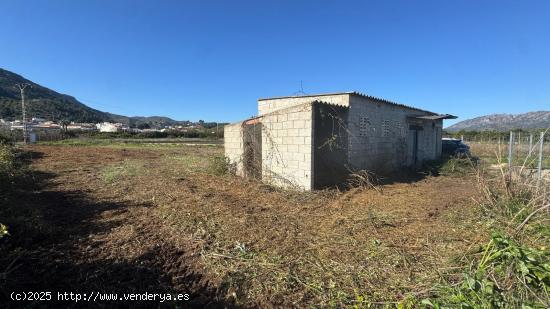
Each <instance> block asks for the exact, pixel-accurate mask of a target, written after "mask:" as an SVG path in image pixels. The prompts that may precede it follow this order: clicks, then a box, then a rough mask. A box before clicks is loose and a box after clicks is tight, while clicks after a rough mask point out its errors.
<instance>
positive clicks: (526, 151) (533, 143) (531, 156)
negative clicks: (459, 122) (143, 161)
mask: <svg viewBox="0 0 550 309" xmlns="http://www.w3.org/2000/svg"><path fill="white" fill-rule="evenodd" d="M463 142H464V143H466V144H468V145H470V150H471V152H472V154H473V155H475V156H478V157H480V158H481V159H483V160H484V161H486V162H488V163H491V164H501V165H507V168H508V170H510V171H511V170H514V169H518V168H521V169H522V170H528V171H531V172H533V173H534V174H535V175H536V177H537V178H538V179H542V178H548V177H550V132H548V130H547V131H545V132H540V133H538V132H537V133H527V134H526V133H525V132H523V134H522V133H521V132H513V131H511V132H509V135H508V136H507V138H503V137H497V138H487V137H486V138H485V139H484V138H483V137H481V136H480V137H475V138H470V139H468V138H465V139H464V140H463Z"/></svg>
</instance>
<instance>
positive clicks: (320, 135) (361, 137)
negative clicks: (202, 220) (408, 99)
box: [225, 92, 456, 190]
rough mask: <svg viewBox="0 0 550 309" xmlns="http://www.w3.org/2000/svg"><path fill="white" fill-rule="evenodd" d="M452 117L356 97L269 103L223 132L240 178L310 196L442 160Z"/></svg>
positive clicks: (336, 95) (333, 95) (338, 95)
mask: <svg viewBox="0 0 550 309" xmlns="http://www.w3.org/2000/svg"><path fill="white" fill-rule="evenodd" d="M452 118H456V117H454V116H451V115H448V114H444V115H442V114H436V113H433V112H429V111H425V110H422V109H418V108H414V107H410V106H406V105H402V104H398V103H394V102H390V101H387V100H384V99H379V98H375V97H372V96H368V95H364V94H361V93H358V92H342V93H330V94H318V95H303V96H289V97H276V98H265V99H259V100H258V116H257V117H254V118H251V119H247V120H244V121H242V122H238V123H234V124H230V125H227V126H225V155H226V157H227V158H228V159H229V162H230V163H231V165H232V167H233V168H234V170H235V172H236V173H237V175H240V176H243V177H249V178H256V179H261V180H262V181H264V182H267V183H270V184H274V185H278V186H283V187H292V188H299V189H303V190H312V189H318V188H323V187H327V186H332V185H337V184H340V183H342V182H344V181H345V180H346V179H347V178H348V176H349V174H350V173H352V172H354V171H358V170H368V171H372V172H375V173H383V174H385V173H392V172H396V171H399V170H400V169H403V168H409V167H418V166H420V165H421V164H422V163H423V162H424V161H426V160H433V159H437V158H439V157H440V156H441V134H442V128H443V119H452Z"/></svg>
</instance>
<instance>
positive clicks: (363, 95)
mask: <svg viewBox="0 0 550 309" xmlns="http://www.w3.org/2000/svg"><path fill="white" fill-rule="evenodd" d="M342 94H349V95H356V96H359V97H363V98H367V99H371V100H374V101H378V102H381V103H385V104H390V105H394V106H398V107H403V108H408V109H412V110H417V111H420V112H424V113H428V114H432V115H437V113H434V112H431V111H427V110H424V109H420V108H416V107H412V106H409V105H405V104H401V103H396V102H392V101H389V100H386V99H382V98H378V97H374V96H371V95H367V94H363V93H361V92H357V91H347V92H333V93H320V94H308V95H296V96H282V97H272V98H260V99H258V101H265V100H277V99H288V98H307V97H322V96H331V95H342Z"/></svg>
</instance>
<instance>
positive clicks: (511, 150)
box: [508, 131, 514, 172]
mask: <svg viewBox="0 0 550 309" xmlns="http://www.w3.org/2000/svg"><path fill="white" fill-rule="evenodd" d="M513 150H514V132H513V131H510V142H509V143H508V170H509V171H510V172H512V152H513Z"/></svg>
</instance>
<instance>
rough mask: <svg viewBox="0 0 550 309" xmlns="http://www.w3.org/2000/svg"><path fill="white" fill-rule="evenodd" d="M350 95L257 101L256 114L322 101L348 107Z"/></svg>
mask: <svg viewBox="0 0 550 309" xmlns="http://www.w3.org/2000/svg"><path fill="white" fill-rule="evenodd" d="M349 98H350V95H349V94H347V93H343V94H333V95H317V96H302V97H284V98H274V99H260V100H258V114H259V115H265V114H268V113H272V112H275V111H277V110H281V109H285V108H288V107H291V106H296V105H302V104H305V103H311V102H313V101H323V102H327V103H330V104H334V105H340V106H348V105H349Z"/></svg>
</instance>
